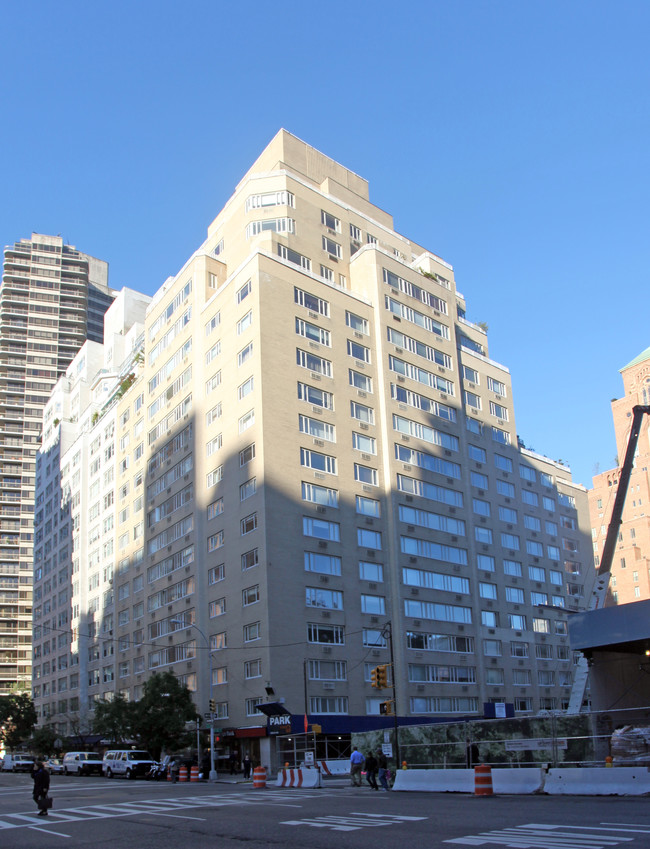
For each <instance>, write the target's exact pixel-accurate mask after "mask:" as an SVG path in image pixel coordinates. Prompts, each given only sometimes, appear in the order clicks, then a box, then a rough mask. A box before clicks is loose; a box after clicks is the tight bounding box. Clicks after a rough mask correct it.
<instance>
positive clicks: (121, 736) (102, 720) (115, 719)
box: [93, 693, 137, 743]
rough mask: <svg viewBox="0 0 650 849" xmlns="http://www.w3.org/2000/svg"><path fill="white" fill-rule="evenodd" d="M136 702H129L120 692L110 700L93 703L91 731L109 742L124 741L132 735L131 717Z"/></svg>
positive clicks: (132, 717)
mask: <svg viewBox="0 0 650 849" xmlns="http://www.w3.org/2000/svg"><path fill="white" fill-rule="evenodd" d="M136 709H137V708H136V704H134V703H133V702H129V701H128V700H127V699H126V698H125V697H124V695H122V693H117V694H116V696H115V698H114V699H111V700H110V701H106V700H104V701H101V702H97V703H96V704H95V718H94V720H93V731H94V732H95V734H100V735H101V736H102V737H103V738H104V739H105V740H108V741H109V742H110V743H126V742H127V741H129V740H131V738H132V737H133V719H134V713H135V711H136Z"/></svg>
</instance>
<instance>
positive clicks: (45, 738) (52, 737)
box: [30, 725, 58, 758]
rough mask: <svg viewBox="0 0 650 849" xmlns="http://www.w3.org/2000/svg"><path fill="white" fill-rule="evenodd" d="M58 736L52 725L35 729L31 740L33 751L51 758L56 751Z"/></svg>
mask: <svg viewBox="0 0 650 849" xmlns="http://www.w3.org/2000/svg"><path fill="white" fill-rule="evenodd" d="M57 738H58V734H57V733H56V731H55V730H54V728H52V726H51V725H44V726H43V727H42V728H35V729H34V732H33V734H32V739H31V746H30V748H31V750H32V751H33V752H36V753H37V754H39V755H44V756H45V757H46V758H49V757H50V756H51V755H52V754H53V753H54V752H55V751H56V741H57Z"/></svg>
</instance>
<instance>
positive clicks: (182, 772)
mask: <svg viewBox="0 0 650 849" xmlns="http://www.w3.org/2000/svg"><path fill="white" fill-rule="evenodd" d="M178 780H179V781H187V767H186V766H182V767H181V768H180V769H179V770H178Z"/></svg>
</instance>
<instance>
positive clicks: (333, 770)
mask: <svg viewBox="0 0 650 849" xmlns="http://www.w3.org/2000/svg"><path fill="white" fill-rule="evenodd" d="M318 766H319V767H320V770H321V772H322V773H323V775H349V774H350V759H349V758H345V759H344V760H336V761H318Z"/></svg>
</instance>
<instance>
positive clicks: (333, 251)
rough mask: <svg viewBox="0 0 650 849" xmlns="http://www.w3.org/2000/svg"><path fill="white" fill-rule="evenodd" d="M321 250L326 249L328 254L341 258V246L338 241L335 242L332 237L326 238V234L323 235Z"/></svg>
mask: <svg viewBox="0 0 650 849" xmlns="http://www.w3.org/2000/svg"><path fill="white" fill-rule="evenodd" d="M323 250H324V251H326V252H327V253H328V254H329V256H331V257H335V258H336V259H341V257H342V255H343V254H342V252H341V246H340V245H339V244H338V242H335V241H334V240H333V239H328V238H327V236H323Z"/></svg>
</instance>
